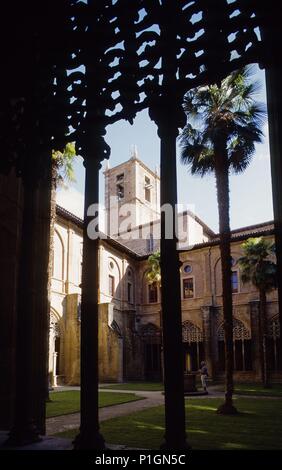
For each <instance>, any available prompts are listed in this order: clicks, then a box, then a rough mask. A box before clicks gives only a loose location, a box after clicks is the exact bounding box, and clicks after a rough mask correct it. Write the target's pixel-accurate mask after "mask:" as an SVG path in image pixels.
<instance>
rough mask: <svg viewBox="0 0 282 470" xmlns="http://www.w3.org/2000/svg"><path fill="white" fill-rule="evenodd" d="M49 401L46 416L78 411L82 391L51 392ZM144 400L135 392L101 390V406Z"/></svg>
mask: <svg viewBox="0 0 282 470" xmlns="http://www.w3.org/2000/svg"><path fill="white" fill-rule="evenodd" d="M50 399H51V400H52V401H51V402H49V403H46V417H47V418H51V417H52V416H60V415H66V414H70V413H77V412H79V410H80V391H79V390H73V391H67V392H51V393H50ZM136 400H142V397H138V396H137V395H135V394H134V393H111V392H99V408H102V407H103V406H111V405H120V404H121V403H127V402H129V401H136Z"/></svg>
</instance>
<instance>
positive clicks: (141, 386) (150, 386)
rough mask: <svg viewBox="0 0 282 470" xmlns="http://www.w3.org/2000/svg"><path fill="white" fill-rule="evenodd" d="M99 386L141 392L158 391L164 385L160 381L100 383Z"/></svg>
mask: <svg viewBox="0 0 282 470" xmlns="http://www.w3.org/2000/svg"><path fill="white" fill-rule="evenodd" d="M99 387H100V388H104V389H109V390H138V391H139V390H140V391H143V392H144V391H145V392H159V391H162V390H163V389H164V386H163V384H162V383H161V382H130V383H124V384H121V383H116V384H112V385H106V386H103V384H100V385H99Z"/></svg>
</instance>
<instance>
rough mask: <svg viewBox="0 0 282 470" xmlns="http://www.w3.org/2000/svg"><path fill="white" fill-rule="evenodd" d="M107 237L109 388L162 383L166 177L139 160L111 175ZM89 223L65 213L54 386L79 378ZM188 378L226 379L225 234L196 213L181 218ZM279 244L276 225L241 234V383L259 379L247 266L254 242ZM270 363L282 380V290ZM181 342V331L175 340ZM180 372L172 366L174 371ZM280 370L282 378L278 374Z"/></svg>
mask: <svg viewBox="0 0 282 470" xmlns="http://www.w3.org/2000/svg"><path fill="white" fill-rule="evenodd" d="M104 176H105V214H106V217H105V219H106V220H105V225H106V228H105V236H103V237H101V240H100V242H99V272H100V287H99V302H100V310H99V377H100V381H101V382H114V381H120V382H122V381H129V380H161V379H162V368H163V365H162V362H163V359H162V318H161V286H160V285H158V284H157V283H153V284H149V283H148V282H147V279H146V272H147V271H148V257H149V255H150V254H152V253H154V252H156V251H158V250H159V247H160V177H159V175H158V174H157V172H155V171H152V170H151V169H150V168H148V167H147V166H146V165H145V164H144V163H143V162H142V161H141V160H140V159H139V158H138V156H137V154H136V153H135V154H134V155H133V156H132V158H130V159H129V160H128V161H126V162H124V163H122V164H120V165H118V166H116V167H114V168H111V169H109V168H107V169H106V170H105V172H104ZM82 228H83V221H82V220H81V219H80V218H78V217H77V216H75V215H73V214H72V213H70V212H68V211H67V210H65V209H64V208H62V207H59V206H57V210H56V223H55V235H54V256H53V260H54V262H53V277H52V296H51V312H50V338H49V373H50V378H51V382H52V384H53V385H54V386H56V385H59V384H68V385H77V384H79V375H80V292H81V289H80V283H81V262H82V250H83V244H82ZM178 233H179V234H180V235H179V253H180V261H181V268H180V269H181V273H180V274H181V296H182V341H183V358H184V369H185V371H187V372H188V371H197V370H198V369H199V365H200V362H201V361H202V360H203V359H205V361H206V362H207V364H208V368H209V372H210V375H211V376H212V377H213V378H216V379H220V378H222V377H223V375H224V332H223V316H222V292H221V266H220V250H219V236H218V234H215V233H214V232H213V231H212V230H211V229H210V228H209V227H208V226H207V225H206V224H205V223H204V222H203V221H202V220H200V219H199V218H198V217H197V216H196V215H195V214H193V213H192V212H191V211H190V210H184V211H182V212H179V215H178ZM258 236H263V237H266V238H267V239H271V240H274V227H273V223H272V222H266V223H261V224H258V225H253V226H249V227H244V228H241V229H237V230H233V231H232V247H231V251H232V290H233V315H234V319H233V325H234V326H233V333H234V335H233V336H234V368H235V379H237V380H240V381H259V380H260V376H261V364H260V361H259V295H258V292H257V290H256V289H255V288H254V287H253V286H252V285H250V284H246V285H243V284H242V282H241V280H240V269H239V266H238V258H240V256H241V255H242V250H241V244H242V242H243V241H244V240H246V239H247V238H249V237H258ZM267 317H268V338H267V341H268V346H269V348H268V349H269V354H270V357H269V364H270V367H271V375H272V379H273V380H274V379H275V380H276V381H277V380H279V379H281V378H282V377H281V351H280V349H279V341H278V338H279V335H280V331H279V321H278V299H277V291H275V290H274V291H273V292H271V293H269V294H268V296H267ZM171 334H172V335H173V331H172V332H171ZM172 367H173V364H172ZM279 368H280V375H279V373H278V369H279Z"/></svg>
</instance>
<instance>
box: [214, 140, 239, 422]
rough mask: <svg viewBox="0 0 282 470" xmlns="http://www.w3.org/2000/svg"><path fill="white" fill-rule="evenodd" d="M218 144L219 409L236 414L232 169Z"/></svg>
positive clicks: (216, 166) (216, 168)
mask: <svg viewBox="0 0 282 470" xmlns="http://www.w3.org/2000/svg"><path fill="white" fill-rule="evenodd" d="M222 140H223V142H222ZM222 140H221V142H219V144H218V145H217V152H216V158H215V176H216V188H217V203H218V215H219V232H220V255H221V271H222V302H223V325H224V333H225V402H224V404H223V405H221V406H220V407H219V408H218V410H217V412H218V413H221V414H235V413H237V410H236V408H235V407H234V406H233V398H232V397H233V389H234V387H233V367H234V365H233V315H232V286H231V250H230V239H231V235H230V222H229V169H228V160H227V155H226V145H225V143H224V138H223V139H222Z"/></svg>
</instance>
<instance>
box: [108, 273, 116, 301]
mask: <svg viewBox="0 0 282 470" xmlns="http://www.w3.org/2000/svg"><path fill="white" fill-rule="evenodd" d="M114 293H115V278H114V276H111V275H109V294H110V295H111V296H112V297H113V296H114Z"/></svg>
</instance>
